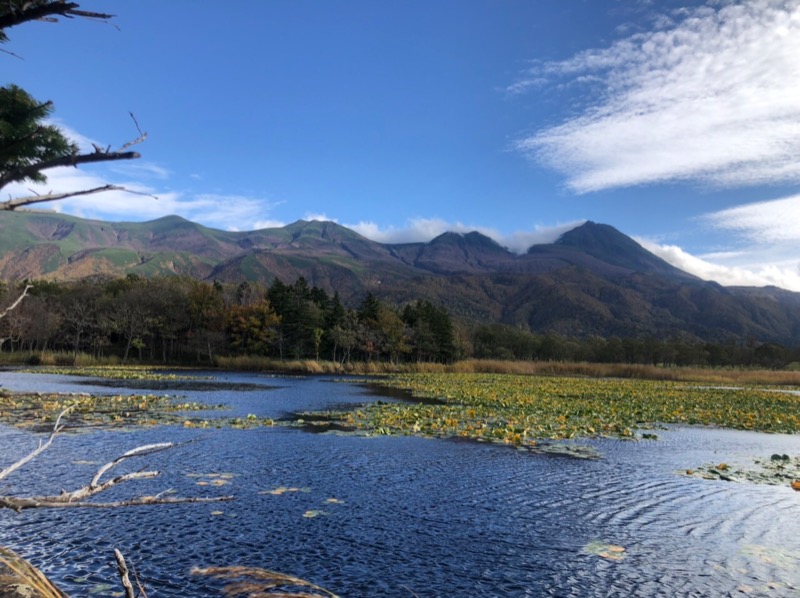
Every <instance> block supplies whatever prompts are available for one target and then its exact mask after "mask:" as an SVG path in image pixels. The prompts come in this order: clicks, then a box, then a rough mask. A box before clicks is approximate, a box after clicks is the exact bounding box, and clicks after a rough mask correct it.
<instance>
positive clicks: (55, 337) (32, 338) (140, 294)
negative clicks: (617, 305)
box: [0, 275, 800, 368]
mask: <svg viewBox="0 0 800 598" xmlns="http://www.w3.org/2000/svg"><path fill="white" fill-rule="evenodd" d="M25 286H28V287H29V288H28V292H27V296H26V297H25V300H24V301H22V302H21V303H20V304H19V305H18V306H17V307H16V309H14V310H13V311H10V312H9V313H8V314H7V315H6V317H5V318H2V319H0V351H6V352H8V351H12V352H27V353H28V355H29V356H30V358H31V359H32V360H33V361H35V360H36V354H37V353H39V352H44V351H54V352H72V353H74V354H75V355H77V354H79V353H86V354H89V355H92V356H95V357H98V358H103V357H109V356H117V357H118V358H119V359H120V360H121V361H122V362H123V363H124V362H127V361H129V360H130V359H132V358H135V359H137V360H139V361H147V362H151V363H155V362H161V363H174V364H201V365H202V364H206V365H211V364H214V362H215V361H216V359H217V357H220V356H245V355H246V356H262V357H267V358H273V359H280V360H297V359H313V360H326V361H335V362H338V363H342V364H344V363H349V362H353V361H358V362H373V361H376V362H377V361H381V362H391V363H395V364H397V363H409V362H432V363H451V362H453V361H456V360H458V359H462V358H479V359H502V360H520V361H564V362H593V363H634V364H650V365H679V366H715V367H719V366H723V367H725V366H753V367H762V368H783V367H785V366H786V365H788V364H790V363H792V362H800V349H798V348H789V347H784V346H781V345H778V344H773V343H758V342H756V341H754V340H749V341H744V342H743V341H741V340H739V339H730V340H727V341H724V342H703V341H697V340H696V339H682V338H670V339H659V338H655V337H644V338H618V337H610V338H599V337H590V338H584V339H576V338H567V337H562V336H558V335H555V334H546V333H534V332H531V331H528V330H525V329H521V328H518V327H514V326H508V325H504V324H498V323H491V324H482V325H471V326H469V325H466V324H464V323H458V322H454V320H453V319H452V318H451V316H450V315H449V314H448V312H447V310H446V309H445V308H444V307H443V306H441V305H436V304H434V303H431V302H430V301H426V300H418V301H415V302H412V303H409V304H406V305H403V306H396V305H392V304H390V303H388V302H387V301H385V300H382V299H379V298H378V297H376V296H375V295H372V294H366V295H365V296H364V297H363V298H362V300H361V301H360V303H358V304H357V305H354V306H348V305H345V304H344V303H343V302H342V300H341V298H340V297H339V295H338V293H334V294H333V295H331V294H329V293H328V292H326V291H325V290H323V289H321V288H318V287H314V286H312V285H310V284H309V283H308V282H307V281H306V280H305V279H304V278H299V279H297V280H296V281H295V282H293V283H291V284H286V283H284V282H282V281H281V280H279V279H276V280H275V281H273V282H272V284H271V285H269V286H265V285H261V284H257V283H249V282H243V283H241V284H239V285H231V284H221V283H219V282H205V281H198V280H193V279H188V278H181V277H162V278H140V277H138V276H136V275H128V276H127V277H125V278H120V279H113V280H89V281H86V280H85V281H81V282H69V283H59V282H52V281H31V282H28V283H26V285H25ZM18 295H19V290H18V289H15V288H8V287H7V286H0V305H5V304H8V303H10V302H11V301H13V300H14V298H15V297H17V296H18Z"/></svg>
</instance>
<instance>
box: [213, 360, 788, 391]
mask: <svg viewBox="0 0 800 598" xmlns="http://www.w3.org/2000/svg"><path fill="white" fill-rule="evenodd" d="M217 365H218V366H219V367H221V368H223V369H230V370H240V371H258V372H288V373H295V374H355V375H367V376H376V375H386V374H443V373H455V374H516V375H523V376H580V377H587V378H634V379H642V380H667V381H674V382H702V383H704V384H733V385H750V384H760V385H769V386H800V371H790V370H755V369H747V368H698V367H663V366H654V365H641V364H626V363H616V364H614V363H566V362H559V361H502V360H493V359H467V360H464V361H458V362H456V363H453V364H448V365H445V364H441V363H401V364H392V363H386V362H375V361H373V362H370V363H367V362H351V363H345V364H341V363H337V362H333V361H314V360H296V361H279V360H275V359H267V358H263V357H222V358H219V359H218V360H217Z"/></svg>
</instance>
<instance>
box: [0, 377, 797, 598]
mask: <svg viewBox="0 0 800 598" xmlns="http://www.w3.org/2000/svg"><path fill="white" fill-rule="evenodd" d="M14 376H16V377H19V376H21V375H19V374H15V375H14ZM226 378H227V379H229V380H230V381H232V382H247V383H259V382H260V383H266V384H270V385H276V386H279V387H280V388H277V389H272V390H264V391H252V392H251V391H248V392H241V393H227V394H226V393H225V391H221V390H216V391H208V392H202V393H201V392H196V393H187V396H188V398H189V399H190V400H198V401H206V402H213V403H218V402H226V403H230V404H232V409H233V411H234V412H235V413H236V414H242V413H255V414H256V415H258V416H259V417H262V416H264V417H276V416H280V414H282V413H288V412H293V411H301V410H305V409H325V408H328V406H330V405H336V404H342V403H352V402H359V401H362V400H366V399H367V398H368V397H367V395H366V394H365V392H364V390H363V389H361V388H359V387H356V386H353V385H344V384H337V383H334V382H330V381H327V380H323V379H319V378H282V379H278V380H275V379H266V378H264V379H260V378H259V377H258V376H240V375H227V376H226ZM48 379H49V380H50V381H51V383H54V382H53V380H54V379H53V378H52V377H49V378H48ZM13 382H14V381H13V380H11V379H10V378H9V375H8V374H5V373H0V384H3V385H4V386H6V387H11V388H13V387H14V383H13ZM73 389H74V387H69V386H66V385H63V386H61V390H67V391H72V390H73ZM46 390H53V389H46ZM371 400H374V398H372V399H371ZM197 437H198V432H196V431H191V430H185V429H182V428H158V429H149V430H142V431H137V432H134V433H122V432H95V433H92V434H83V435H70V436H63V437H59V438H58V439H57V441H56V442H57V447H58V450H52V451H49V452H46V453H44V454H43V455H41V456H40V457H39V458H38V459H37V460H36V461H35V462H34V463H31V464H30V465H28V466H27V467H26V468H25V470H23V472H21V473H22V474H24V475H20V474H19V473H18V474H16V475H14V476H12V477H11V478H9V480H8V481H7V483H8V486H10V487H5V488H3V489H2V490H3V491H5V492H19V493H22V492H30V491H32V489H33V488H36V491H37V492H45V491H57V490H58V489H60V488H62V487H69V488H72V487H74V486H76V485H78V484H82V483H86V482H87V481H88V479H89V478H91V475H92V474H93V472H94V471H95V470H96V468H97V467H98V464H99V463H104V462H105V461H108V460H110V459H111V458H113V457H115V456H117V455H119V454H120V453H122V452H123V451H125V450H127V449H129V448H132V447H134V446H137V445H140V444H145V443H150V442H156V441H163V440H166V439H170V440H178V441H181V440H186V439H190V438H197ZM659 437H660V439H659V440H658V441H656V442H651V441H646V442H638V443H633V442H626V441H614V440H605V441H593V442H591V444H593V445H595V446H597V447H598V448H599V449H600V450H601V452H602V453H603V454H604V455H605V457H604V459H602V460H599V461H585V460H574V459H569V458H565V457H556V456H547V455H531V454H528V453H524V452H519V451H515V450H513V449H509V448H505V447H499V446H491V445H484V444H477V443H463V442H452V441H442V440H426V439H418V438H386V437H379V438H359V437H350V436H336V435H330V434H306V433H304V432H302V431H298V430H293V429H284V428H275V429H267V428H259V429H254V430H244V431H243V430H210V431H207V432H203V433H202V434H201V435H200V441H199V442H195V443H192V444H189V445H186V446H183V447H181V448H180V449H178V450H176V451H173V452H171V453H170V452H168V453H165V454H159V455H154V456H152V457H151V458H148V460H147V464H148V468H150V467H153V468H157V469H161V470H162V471H163V472H164V473H163V474H162V476H161V477H160V478H156V479H155V480H148V481H143V482H136V483H135V486H134V485H133V484H132V485H130V486H129V487H128V488H127V489H125V488H124V487H123V488H122V489H120V490H115V494H114V495H113V496H112V495H109V496H107V498H108V499H112V498H114V497H118V498H119V497H123V496H130V495H131V494H132V493H135V494H154V493H157V492H159V491H161V490H164V489H167V488H172V489H174V490H175V491H176V492H177V493H178V494H180V495H184V496H185V495H214V494H235V495H236V500H235V501H234V502H232V503H217V504H207V505H203V504H195V505H191V504H189V505H175V506H160V507H140V508H136V509H115V510H103V511H78V510H76V511H59V512H57V511H39V512H36V511H28V512H25V513H22V514H15V513H11V512H0V542H2V543H4V544H6V545H9V546H10V547H11V548H14V549H16V550H19V551H20V552H21V553H23V554H24V555H25V556H27V557H29V558H30V559H31V560H32V561H33V562H34V563H35V564H37V565H40V566H41V567H42V568H43V569H44V570H45V572H46V573H48V574H49V575H51V576H52V577H53V578H54V579H55V580H57V581H58V582H60V583H62V584H63V585H64V586H65V589H66V590H67V591H68V592H71V593H72V594H74V595H86V594H87V593H88V591H89V590H91V589H93V588H94V589H97V590H98V592H99V593H100V594H101V595H102V594H104V593H105V594H107V593H108V588H107V586H103V585H102V584H109V583H110V584H112V585H113V586H114V589H115V590H116V579H117V578H116V573H115V567H114V562H113V549H114V548H120V549H121V550H122V551H123V552H124V553H125V555H126V557H127V558H128V560H129V561H130V562H131V563H133V564H134V565H135V566H136V568H137V571H138V572H139V575H140V577H141V578H142V580H143V582H144V584H145V585H146V587H147V590H148V595H150V596H152V597H159V596H175V597H178V596H181V597H185V596H215V595H218V590H219V588H218V586H216V585H215V584H214V582H211V581H209V580H207V579H204V578H198V577H193V576H191V575H189V573H188V572H189V570H190V569H191V567H193V566H201V567H203V566H210V565H245V566H253V567H264V568H269V569H273V570H278V571H285V572H287V573H290V574H292V575H297V576H299V577H302V578H306V579H309V580H310V581H313V582H314V583H317V584H320V585H322V586H324V587H327V588H329V589H331V590H332V591H334V592H336V593H338V594H339V595H342V596H411V595H417V596H643V597H645V596H647V597H650V596H719V595H728V594H734V593H736V592H738V591H744V592H747V594H745V595H751V596H795V595H797V592H798V589H797V588H798V587H800V540H798V538H800V494H798V493H796V492H793V491H792V490H791V489H789V488H776V487H768V486H755V485H744V484H737V485H734V484H730V483H726V482H711V481H704V480H697V479H692V478H686V477H681V476H678V475H675V471H676V470H684V469H686V468H689V467H694V466H697V465H698V464H703V463H709V462H717V461H723V460H724V461H727V462H728V463H737V462H738V463H741V464H749V463H750V462H751V459H752V457H758V456H768V455H770V454H771V453H788V454H798V453H800V437H795V436H785V435H766V434H755V433H748V432H739V431H725V430H709V429H699V428H676V429H673V430H671V431H667V432H659ZM35 442H36V438H34V437H33V436H32V435H30V434H28V433H25V432H20V431H17V430H12V429H9V428H0V464H3V463H6V462H8V461H11V460H13V459H14V458H15V456H17V457H18V456H21V455H22V454H24V453H25V452H26V450H27V449H28V447H32V446H34V445H35ZM54 448H55V447H54ZM87 460H88V461H95V462H97V464H94V465H93V464H91V463H86V461H87ZM73 462H78V463H79V464H77V465H76V464H74V463H73ZM133 465H134V466H136V465H138V466H141V465H142V463H140V464H133ZM76 472H78V473H77V474H76ZM210 473H229V474H233V475H232V477H229V476H226V478H222V479H226V481H228V482H229V483H228V484H226V485H224V486H219V487H215V486H211V485H198V484H197V483H198V482H199V481H208V480H210V479H220V478H219V477H217V478H212V477H209V476H207V474H210ZM189 474H193V475H189ZM194 474H206V477H197V475H194ZM279 488H286V489H298V490H300V489H302V490H306V491H282V492H270V491H274V490H276V489H279ZM334 499H335V500H334ZM218 511H222V513H221V514H214V513H215V512H218ZM309 513H314V514H315V516H308V514H309ZM591 542H600V543H608V544H613V545H618V546H622V547H625V549H626V552H625V558H624V559H623V560H620V561H612V560H608V559H604V558H602V557H599V556H597V555H596V554H591V553H590V551H586V550H584V547H586V546H587V545H589V544H590V543H591ZM87 588H89V590H87ZM104 588H105V591H103V590H104Z"/></svg>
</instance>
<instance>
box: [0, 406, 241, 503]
mask: <svg viewBox="0 0 800 598" xmlns="http://www.w3.org/2000/svg"><path fill="white" fill-rule="evenodd" d="M69 409H70V408H69V407H68V408H67V409H65V410H64V411H62V412H61V413H60V414H59V416H58V419H56V423H55V425H54V426H53V431H52V432H51V433H50V437H49V438H48V439H47V442H45V443H44V444H40V445H39V447H38V448H37V449H35V450H33V451H31V452H30V453H29V454H28V455H26V456H25V457H23V458H22V459H20V460H19V461H17V462H15V463H12V464H11V465H9V466H8V467H6V468H5V469H4V470H2V471H0V480H2V479H4V478H6V477H8V475H9V474H11V473H12V472H14V471H16V470H17V469H19V468H20V467H22V466H23V465H25V464H26V463H28V462H29V461H31V460H32V459H34V458H35V457H37V456H38V455H40V454H41V453H42V452H44V451H45V450H47V448H48V447H49V446H50V445H51V444H52V443H53V440H54V439H55V437H56V436H57V435H58V433H59V432H60V431H61V430H62V429H63V426H62V425H61V418H62V417H63V416H64V415H65V414H66V413H67V411H69ZM175 446H178V445H176V444H175V443H174V442H160V443H157V444H146V445H143V446H139V447H136V448H134V449H131V450H129V451H128V452H126V453H124V454H123V455H120V456H119V457H117V458H116V459H114V460H113V461H109V462H108V463H106V464H105V465H103V466H102V467H100V468H99V469H98V470H97V471H96V472H95V474H94V476H92V480H91V481H90V482H89V483H88V484H87V485H86V486H82V487H81V488H78V489H76V490H73V491H71V492H67V491H66V490H62V491H61V493H60V494H58V495H53V496H46V495H44V496H29V497H16V496H0V508H6V509H12V510H14V511H17V512H19V511H23V510H25V509H40V508H114V507H134V506H141V505H163V504H179V503H195V502H220V501H227V500H233V497H232V496H216V497H194V498H182V497H164V496H163V495H162V494H163V493H162V494H158V495H156V496H141V497H139V498H133V499H128V500H119V501H114V502H105V503H100V502H91V501H87V500H86V499H87V498H91V497H92V496H94V495H95V494H99V493H100V492H103V491H105V490H108V489H109V488H113V487H114V486H116V485H118V484H121V483H123V482H128V481H131V480H144V479H149V478H154V477H156V476H158V475H159V474H160V473H161V472H158V471H142V470H139V471H135V472H131V473H125V474H122V475H118V476H116V477H114V478H111V479H109V480H106V481H103V482H101V481H100V480H101V478H102V477H103V475H105V474H106V473H107V472H109V471H110V470H111V469H113V468H114V467H116V466H117V465H119V464H120V463H123V462H124V461H126V460H128V459H132V458H134V457H145V456H147V455H152V454H155V453H160V452H162V451H166V450H169V449H171V448H174V447H175Z"/></svg>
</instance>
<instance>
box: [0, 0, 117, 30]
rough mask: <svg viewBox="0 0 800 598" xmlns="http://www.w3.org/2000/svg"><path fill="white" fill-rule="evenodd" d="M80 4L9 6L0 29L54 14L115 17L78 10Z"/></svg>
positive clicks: (56, 1)
mask: <svg viewBox="0 0 800 598" xmlns="http://www.w3.org/2000/svg"><path fill="white" fill-rule="evenodd" d="M79 8H80V5H79V4H78V3H77V2H65V1H64V0H54V1H53V2H48V3H45V4H34V3H32V2H30V3H26V4H24V5H22V7H21V8H20V9H18V10H15V9H13V8H10V7H9V8H7V9H6V10H7V12H6V13H5V14H2V15H0V31H2V30H4V29H8V28H10V27H15V26H16V25H21V24H22V23H27V22H28V21H38V20H42V19H46V18H47V17H50V16H52V15H59V16H62V17H84V18H87V19H99V20H103V21H107V20H108V19H112V18H114V15H110V14H106V13H101V12H91V11H85V10H78V9H79Z"/></svg>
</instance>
